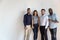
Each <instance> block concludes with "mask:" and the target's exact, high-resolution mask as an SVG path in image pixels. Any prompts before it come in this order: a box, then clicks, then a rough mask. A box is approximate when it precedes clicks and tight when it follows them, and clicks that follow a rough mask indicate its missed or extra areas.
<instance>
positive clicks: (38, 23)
mask: <svg viewBox="0 0 60 40" xmlns="http://www.w3.org/2000/svg"><path fill="white" fill-rule="evenodd" d="M38 25H39V27H40V17H38Z"/></svg>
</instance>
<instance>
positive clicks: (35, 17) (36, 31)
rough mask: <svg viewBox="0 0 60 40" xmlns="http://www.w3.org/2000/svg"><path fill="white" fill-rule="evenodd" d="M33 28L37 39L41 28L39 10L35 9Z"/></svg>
mask: <svg viewBox="0 0 60 40" xmlns="http://www.w3.org/2000/svg"><path fill="white" fill-rule="evenodd" d="M32 28H33V33H34V40H37V36H38V28H39V16H38V12H37V10H34V11H33V17H32Z"/></svg>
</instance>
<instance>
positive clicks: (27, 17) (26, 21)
mask: <svg viewBox="0 0 60 40" xmlns="http://www.w3.org/2000/svg"><path fill="white" fill-rule="evenodd" d="M23 22H24V26H25V27H26V25H32V15H31V14H29V15H28V14H25V15H24V20H23Z"/></svg>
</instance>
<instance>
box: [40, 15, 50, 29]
mask: <svg viewBox="0 0 60 40" xmlns="http://www.w3.org/2000/svg"><path fill="white" fill-rule="evenodd" d="M48 25H49V21H48V15H46V14H44V15H41V16H40V26H45V28H47V27H48Z"/></svg>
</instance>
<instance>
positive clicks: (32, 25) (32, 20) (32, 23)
mask: <svg viewBox="0 0 60 40" xmlns="http://www.w3.org/2000/svg"><path fill="white" fill-rule="evenodd" d="M32 28H34V27H33V18H32Z"/></svg>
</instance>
